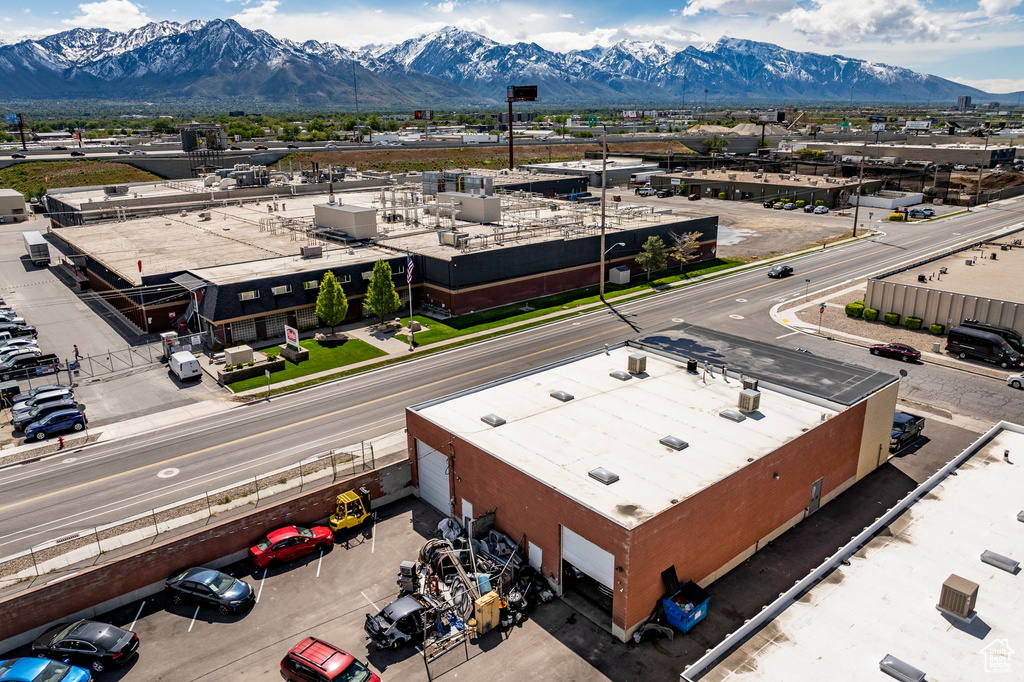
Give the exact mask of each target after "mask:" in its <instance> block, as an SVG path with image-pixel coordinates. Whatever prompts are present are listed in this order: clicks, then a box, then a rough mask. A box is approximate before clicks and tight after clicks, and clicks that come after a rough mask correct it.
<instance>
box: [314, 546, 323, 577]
mask: <svg viewBox="0 0 1024 682" xmlns="http://www.w3.org/2000/svg"><path fill="white" fill-rule="evenodd" d="M323 562H324V551H323V550H322V549H321V550H320V558H319V559H317V560H316V577H317V578H319V577H320V564H322V563H323Z"/></svg>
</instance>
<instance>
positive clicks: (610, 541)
mask: <svg viewBox="0 0 1024 682" xmlns="http://www.w3.org/2000/svg"><path fill="white" fill-rule="evenodd" d="M406 426H407V427H408V434H409V447H410V453H415V451H416V444H415V441H416V440H417V439H418V440H420V441H422V442H424V443H426V444H427V445H429V446H431V447H432V448H435V449H437V450H438V451H440V452H442V453H444V452H448V451H449V450H448V443H449V441H450V440H452V439H451V436H450V434H449V433H448V432H447V431H446V430H445V429H443V428H441V427H440V426H437V425H436V424H434V423H433V422H430V421H428V420H426V419H424V418H423V417H421V416H420V415H419V414H417V413H415V412H413V411H411V410H407V411H406ZM453 442H454V450H455V463H454V466H452V467H451V486H452V488H451V489H452V496H453V497H454V498H455V515H456V516H457V517H458V518H461V517H462V500H463V498H465V499H466V501H468V502H469V503H470V504H472V505H473V513H474V514H475V515H477V516H479V515H480V514H482V513H484V512H487V511H490V510H492V509H494V510H495V515H494V524H495V526H496V527H497V529H498V530H500V531H502V532H503V533H506V534H507V535H509V536H510V537H511V538H512V539H513V540H516V541H518V540H519V538H520V537H522V536H523V535H526V539H527V540H528V541H529V542H532V543H533V544H535V545H537V546H539V547H540V548H541V550H542V551H543V563H542V565H541V569H542V571H543V573H544V575H545V576H546V577H547V578H549V579H550V580H551V581H553V582H555V583H559V584H561V581H562V576H561V561H560V558H561V553H562V552H561V547H562V541H561V530H560V525H565V526H566V527H568V528H569V529H570V530H572V531H574V532H576V533H578V534H579V535H582V536H583V537H585V538H586V539H588V540H590V541H591V542H593V543H594V544H596V545H598V546H599V547H601V548H602V549H604V550H605V551H608V552H611V553H612V554H613V555H615V562H616V566H624V565H625V564H624V563H623V562H624V561H625V558H626V556H627V545H626V543H627V537H628V531H627V530H626V529H625V528H623V527H622V526H620V525H618V524H616V523H614V522H613V521H611V520H610V519H608V518H605V517H604V516H601V515H600V514H597V513H595V512H593V511H591V510H589V509H587V508H586V507H583V506H582V505H580V504H577V503H576V502H574V501H572V500H570V499H569V498H567V497H566V496H565V495H563V494H562V493H560V492H558V491H556V490H553V489H552V488H550V487H548V486H547V485H544V484H543V483H541V482H539V481H537V480H536V479H534V478H531V477H530V476H527V475H526V474H524V473H523V472H521V471H519V470H518V469H514V468H512V467H511V466H509V465H507V464H505V463H504V462H502V461H500V460H498V459H496V458H494V457H492V456H491V455H489V454H487V453H485V452H483V451H481V450H480V449H478V448H476V447H474V446H473V445H470V444H469V443H466V442H465V441H462V440H461V439H459V438H454V439H453ZM411 459H412V460H413V461H415V456H413V457H412V458H411ZM416 475H417V474H416V469H415V464H414V465H413V473H412V477H413V485H417V481H418V479H417V478H416ZM617 575H619V574H617ZM621 575H623V576H624V575H625V574H624V573H623V574H621ZM616 587H619V585H617V586H616ZM621 596H622V595H621V594H620V593H618V592H617V591H616V594H615V599H614V603H613V607H612V622H613V623H615V624H616V625H618V626H620V627H622V624H623V623H624V622H625V608H624V607H625V602H624V600H623V599H621Z"/></svg>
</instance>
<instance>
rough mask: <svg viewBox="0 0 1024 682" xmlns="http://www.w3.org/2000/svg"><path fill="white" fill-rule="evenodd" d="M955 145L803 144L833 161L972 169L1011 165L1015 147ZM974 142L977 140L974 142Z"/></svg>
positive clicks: (965, 140)
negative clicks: (864, 158) (880, 161)
mask: <svg viewBox="0 0 1024 682" xmlns="http://www.w3.org/2000/svg"><path fill="white" fill-rule="evenodd" d="M943 137H944V139H953V140H959V141H956V142H945V143H944V142H935V143H932V144H904V143H902V142H885V143H881V144H874V143H871V142H868V143H867V145H865V144H864V143H863V142H816V141H808V142H806V143H805V146H806V147H807V149H814V150H819V151H823V152H830V153H831V154H832V155H833V156H834V157H835V158H837V159H838V158H841V157H843V156H847V155H850V156H856V157H857V158H858V159H860V157H861V155H866V156H867V158H868V159H869V160H870V159H885V160H886V162H887V163H891V164H901V163H906V162H908V161H927V162H929V163H934V164H964V165H967V166H973V167H975V168H977V167H979V166H980V167H982V168H994V167H995V166H996V165H997V164H1000V163H1012V162H1013V159H1014V158H1015V157H1016V155H1017V148H1016V147H1014V146H1011V145H1007V144H1003V143H1002V141H997V140H992V141H990V142H989V144H987V145H986V144H985V142H984V141H982V140H980V139H978V138H948V137H945V136H943ZM975 140H977V141H975Z"/></svg>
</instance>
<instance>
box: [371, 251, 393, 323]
mask: <svg viewBox="0 0 1024 682" xmlns="http://www.w3.org/2000/svg"><path fill="white" fill-rule="evenodd" d="M363 307H365V308H366V309H367V310H368V311H369V312H370V314H372V315H374V316H375V317H377V318H378V319H379V320H380V323H381V324H383V323H384V317H385V316H386V315H390V314H391V313H393V312H395V311H396V310H398V309H399V308H401V307H402V299H400V298H399V297H398V292H397V291H395V282H394V280H393V279H392V276H391V266H390V265H388V263H387V261H382V260H379V261H377V262H376V263H374V264H373V275H372V276H371V277H370V286H369V287H368V288H367V289H366V298H364V299H363Z"/></svg>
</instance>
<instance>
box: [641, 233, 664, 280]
mask: <svg viewBox="0 0 1024 682" xmlns="http://www.w3.org/2000/svg"><path fill="white" fill-rule="evenodd" d="M636 263H637V265H639V266H640V267H642V268H643V269H644V270H646V271H647V279H650V278H651V271H652V270H654V271H657V270H664V269H665V265H666V264H667V263H668V256H667V255H665V242H663V241H661V237H657V236H654V235H651V236H650V237H648V238H647V241H645V242H644V245H643V246H642V247H640V253H638V254H637V255H636Z"/></svg>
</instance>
